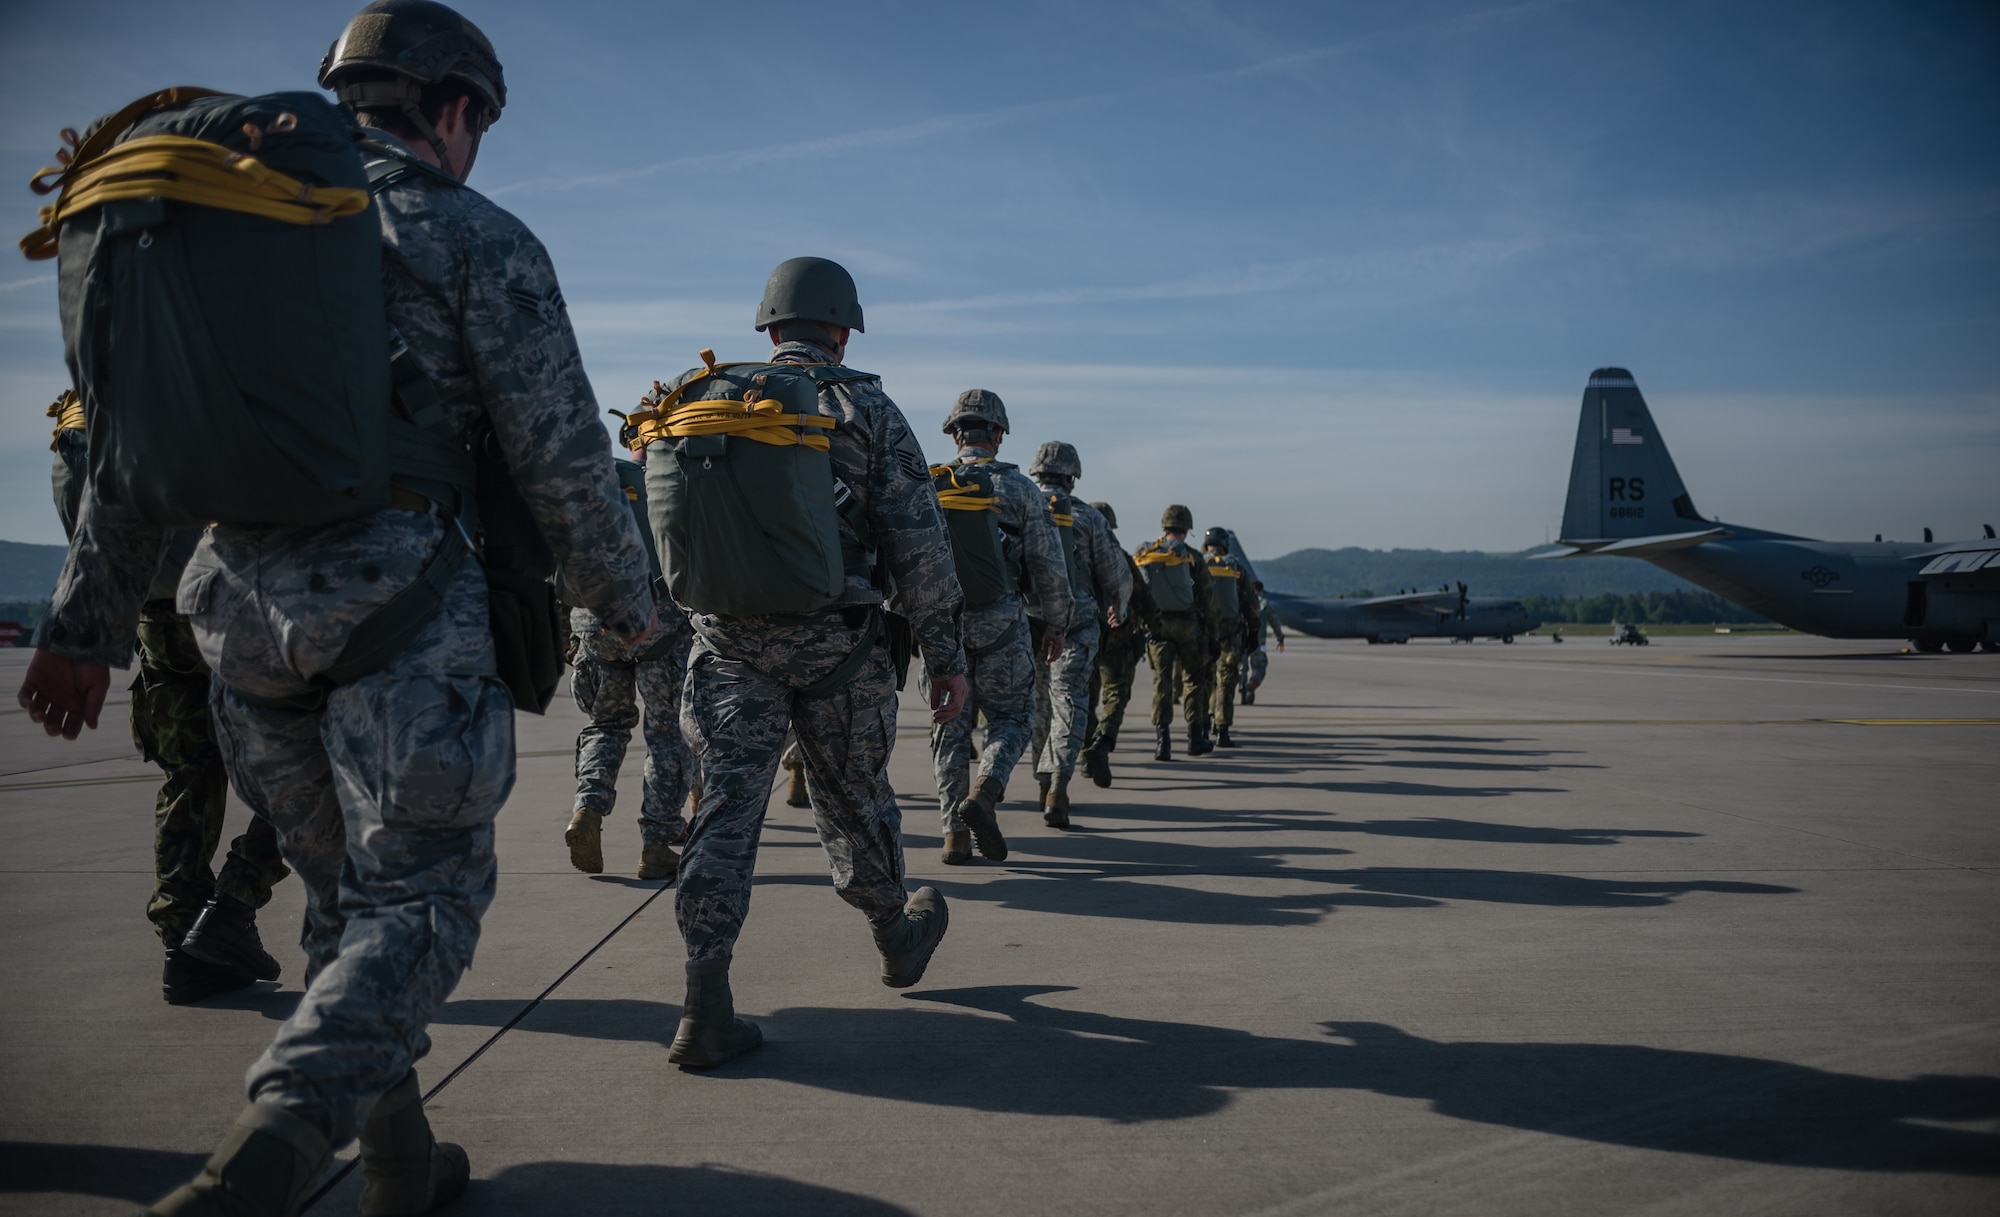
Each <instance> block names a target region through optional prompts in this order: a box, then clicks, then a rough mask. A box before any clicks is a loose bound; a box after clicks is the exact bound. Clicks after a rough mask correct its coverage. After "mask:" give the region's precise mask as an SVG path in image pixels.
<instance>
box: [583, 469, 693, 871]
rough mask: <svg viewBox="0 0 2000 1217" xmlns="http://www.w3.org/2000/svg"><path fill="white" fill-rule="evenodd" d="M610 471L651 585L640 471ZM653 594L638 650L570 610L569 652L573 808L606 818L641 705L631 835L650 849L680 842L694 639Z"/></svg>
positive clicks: (652, 552)
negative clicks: (641, 546) (573, 642)
mask: <svg viewBox="0 0 2000 1217" xmlns="http://www.w3.org/2000/svg"><path fill="white" fill-rule="evenodd" d="M616 469H617V471H618V481H619V484H620V485H621V486H622V487H623V488H624V491H625V496H626V500H627V501H628V502H629V503H630V504H631V505H632V510H633V512H634V522H635V523H637V524H638V525H639V533H640V536H641V537H642V538H643V539H644V540H645V543H646V558H647V563H648V566H649V568H650V570H651V571H652V574H653V577H654V579H655V580H657V579H658V578H659V576H660V561H659V552H658V550H657V549H656V548H655V547H654V541H653V535H652V526H651V525H650V524H649V523H647V522H646V494H645V475H646V471H645V466H644V465H642V464H640V463H638V462H636V461H625V460H621V461H618V462H616ZM654 587H655V598H654V603H655V607H656V608H657V609H658V610H659V614H660V629H659V632H658V633H656V634H654V635H653V637H651V638H648V639H647V640H646V641H644V642H642V643H640V644H639V646H637V647H636V648H635V647H628V646H626V645H625V644H624V643H622V642H620V641H618V639H617V638H616V637H615V636H613V635H612V634H610V633H608V632H607V631H606V630H605V629H604V627H603V626H602V625H601V624H599V622H598V620H597V614H595V613H593V612H591V611H590V610H589V609H586V608H577V609H571V610H570V615H569V621H570V632H571V633H572V634H573V635H575V636H576V639H577V652H576V660H575V663H574V665H573V667H574V671H573V672H572V673H571V674H570V682H569V692H570V697H571V698H572V699H573V700H574V701H575V702H576V708H577V709H578V710H581V711H582V712H583V714H584V717H585V718H587V719H589V720H590V721H589V722H587V723H585V724H584V727H583V730H582V731H580V732H578V733H577V737H576V806H575V807H574V808H573V809H572V810H589V811H592V812H595V813H596V814H597V815H600V816H606V815H610V814H611V809H612V807H613V806H614V805H615V804H616V803H617V801H618V770H619V768H620V767H621V766H623V765H624V763H625V748H626V745H627V744H628V743H630V742H631V739H632V729H633V728H634V727H638V726H639V724H640V716H639V709H640V707H641V706H642V705H643V706H644V707H645V711H646V713H645V720H644V721H645V727H644V730H643V738H644V739H645V743H646V761H645V765H644V766H643V768H642V770H641V779H640V780H641V787H640V797H639V836H640V839H641V840H643V841H644V842H645V843H646V844H648V845H672V844H675V843H677V842H679V841H680V839H681V838H682V837H683V836H685V835H686V834H687V814H686V803H687V797H688V788H689V787H690V786H691V785H692V784H693V782H694V754H693V753H692V752H690V751H689V750H688V746H687V741H686V740H685V739H683V738H682V736H681V684H682V682H684V681H685V680H686V679H687V660H688V647H689V645H690V644H691V643H693V642H694V631H693V630H692V629H690V628H689V627H688V623H687V617H686V616H685V615H684V614H682V613H681V611H680V609H679V608H678V607H677V606H675V605H674V603H673V602H672V601H671V600H668V601H666V602H665V603H661V602H660V601H661V600H662V599H663V598H662V597H661V596H659V594H658V590H657V589H658V587H659V584H658V583H657V582H656V583H655V584H654Z"/></svg>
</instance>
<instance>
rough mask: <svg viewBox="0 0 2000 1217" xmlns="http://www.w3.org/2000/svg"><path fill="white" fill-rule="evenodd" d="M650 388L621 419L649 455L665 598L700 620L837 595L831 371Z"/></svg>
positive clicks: (765, 373)
mask: <svg viewBox="0 0 2000 1217" xmlns="http://www.w3.org/2000/svg"><path fill="white" fill-rule="evenodd" d="M714 358H715V356H714V352H712V351H703V352H702V360H703V364H704V366H703V367H700V368H696V369H694V370H692V371H690V372H687V373H685V374H683V375H682V376H681V377H680V378H678V379H677V380H675V381H674V383H673V384H672V386H670V387H663V386H660V385H657V384H656V385H655V386H654V392H653V393H651V394H648V395H647V400H646V401H645V402H644V403H642V404H643V405H645V407H646V408H645V409H642V410H638V411H634V412H633V413H632V414H631V415H629V416H628V419H627V421H628V422H629V423H631V424H633V425H636V426H637V427H638V429H639V430H638V433H639V436H640V438H641V439H642V440H645V441H646V442H647V450H646V502H647V510H648V514H649V515H650V516H651V518H652V525H653V534H654V538H655V541H656V543H657V545H658V548H659V551H660V560H661V565H662V566H663V567H664V568H665V570H666V581H667V591H668V594H670V595H671V596H672V597H673V598H674V600H675V602H676V603H678V604H680V605H681V606H682V607H683V608H686V609H689V610H691V611H693V612H697V613H713V614H716V615H719V616H724V617H761V616H765V615H767V614H771V613H811V612H816V611H818V610H820V609H824V608H827V607H828V606H830V605H832V604H833V603H835V602H836V601H838V600H839V599H840V598H841V596H842V595H843V594H844V592H845V588H846V571H847V565H848V564H847V562H846V561H845V560H844V558H843V554H842V550H841V543H840V513H839V507H838V505H837V503H836V495H837V493H839V494H840V497H841V498H845V497H846V496H845V494H844V493H840V492H844V491H845V489H846V488H845V487H844V486H841V485H839V484H838V482H837V479H836V478H835V477H834V475H833V462H832V459H831V458H830V456H829V455H828V449H829V440H830V436H831V433H832V431H833V427H834V422H835V420H834V419H833V417H832V416H830V415H828V414H826V413H825V412H824V411H822V410H821V409H820V405H819V385H820V384H821V383H823V382H838V381H842V380H870V379H873V377H872V376H870V375H869V374H868V373H866V372H856V371H853V370H852V369H849V368H844V367H840V366H838V365H827V364H821V365H803V364H783V363H777V364H771V363H722V364H718V363H715V362H714Z"/></svg>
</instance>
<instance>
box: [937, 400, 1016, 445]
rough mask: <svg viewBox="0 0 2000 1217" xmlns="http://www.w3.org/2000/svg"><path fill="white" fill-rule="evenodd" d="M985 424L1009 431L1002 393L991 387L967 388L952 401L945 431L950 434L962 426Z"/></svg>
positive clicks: (945, 421)
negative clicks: (1001, 398)
mask: <svg viewBox="0 0 2000 1217" xmlns="http://www.w3.org/2000/svg"><path fill="white" fill-rule="evenodd" d="M981 423H983V424H985V425H986V426H988V427H991V428H993V429H994V430H996V431H1008V430H1011V429H1012V428H1010V427H1008V426H1007V407H1006V405H1005V404H1004V403H1002V402H1001V400H1000V395H999V394H998V393H995V392H994V391H993V390H991V389H967V390H966V391H965V392H963V393H960V394H959V395H958V400H957V401H955V402H953V403H951V413H950V414H947V415H945V419H944V433H945V434H946V435H950V434H952V433H953V432H955V431H957V430H958V429H959V428H961V427H973V426H977V425H978V424H981Z"/></svg>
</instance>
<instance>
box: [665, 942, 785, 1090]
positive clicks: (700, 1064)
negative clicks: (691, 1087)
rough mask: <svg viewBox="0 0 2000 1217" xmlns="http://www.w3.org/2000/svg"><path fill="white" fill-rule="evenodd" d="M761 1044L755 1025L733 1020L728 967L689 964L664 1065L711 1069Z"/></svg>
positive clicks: (742, 1020) (734, 1007) (733, 1003)
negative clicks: (684, 997) (684, 993)
mask: <svg viewBox="0 0 2000 1217" xmlns="http://www.w3.org/2000/svg"><path fill="white" fill-rule="evenodd" d="M763 1042H764V1033H763V1032H762V1031H759V1030H758V1029H757V1024H756V1023H753V1022H751V1021H750V1020H748V1019H743V1018H738V1017H736V999H735V997H734V996H733V995H732V994H731V993H730V992H729V965H728V964H726V963H714V964H701V965H696V964H689V965H688V970H687V1000H686V1002H685V1003H683V1004H682V1006H681V1025H680V1030H678V1031H676V1032H674V1043H673V1047H671V1048H668V1049H667V1063H668V1064H671V1065H679V1066H680V1067H681V1068H682V1069H713V1068H715V1067H716V1066H717V1065H721V1064H724V1063H725V1062H728V1061H733V1060H735V1059H736V1058H737V1057H739V1056H742V1055H743V1054H744V1053H746V1052H749V1051H751V1050H753V1049H755V1048H756V1047H757V1045H759V1044H761V1043H763Z"/></svg>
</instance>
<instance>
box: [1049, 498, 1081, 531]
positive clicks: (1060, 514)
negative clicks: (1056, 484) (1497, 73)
mask: <svg viewBox="0 0 2000 1217" xmlns="http://www.w3.org/2000/svg"><path fill="white" fill-rule="evenodd" d="M1061 501H1062V496H1061V495H1059V494H1052V495H1050V496H1049V518H1050V519H1053V520H1054V521H1055V522H1056V527H1057V528H1070V527H1074V526H1075V524H1076V517H1075V516H1074V515H1072V514H1071V513H1069V512H1067V511H1057V510H1056V504H1057V503H1059V502H1061Z"/></svg>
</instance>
